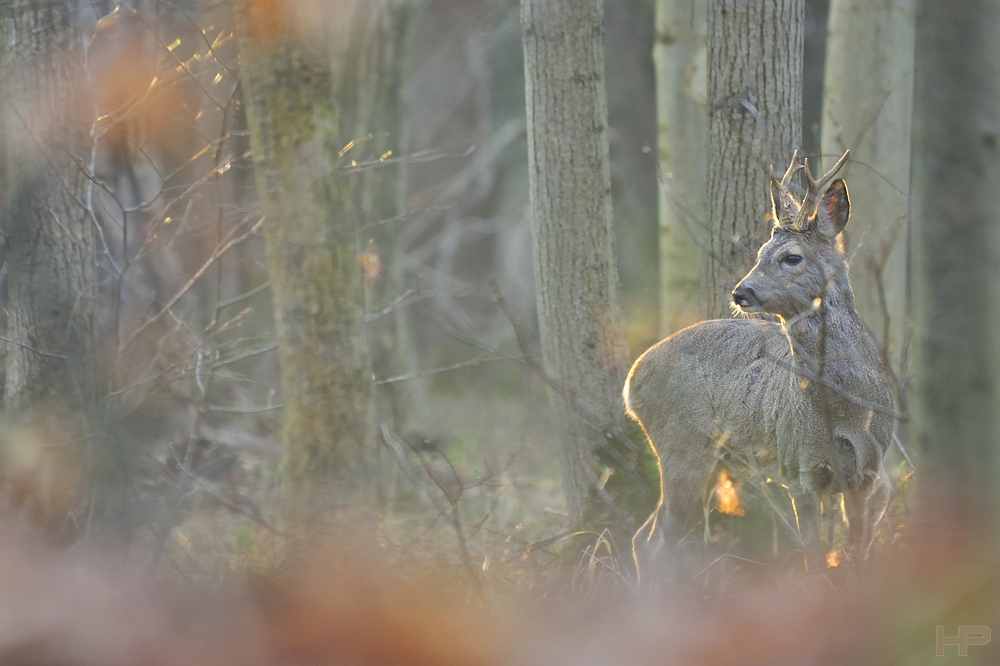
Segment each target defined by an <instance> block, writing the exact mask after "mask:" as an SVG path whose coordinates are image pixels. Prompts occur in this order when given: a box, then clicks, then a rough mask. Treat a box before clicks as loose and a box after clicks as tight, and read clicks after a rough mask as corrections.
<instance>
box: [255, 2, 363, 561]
mask: <svg viewBox="0 0 1000 666" xmlns="http://www.w3.org/2000/svg"><path fill="white" fill-rule="evenodd" d="M309 7H313V6H311V5H303V6H296V5H294V4H289V3H283V2H278V1H277V0H273V1H270V0H247V1H245V2H242V3H240V4H239V5H238V18H237V26H238V28H239V31H240V33H241V34H240V37H241V41H240V43H241V62H242V65H243V81H244V86H245V89H244V90H245V92H244V94H245V98H246V100H247V117H248V121H249V125H250V132H251V145H252V149H253V162H254V167H255V171H256V180H257V189H258V194H259V195H260V197H261V200H262V203H263V207H264V213H265V216H266V221H265V229H266V232H265V235H266V239H267V244H268V253H267V256H268V266H269V270H270V275H271V291H272V294H273V300H274V311H275V319H276V324H277V342H278V347H279V355H280V359H281V366H282V387H283V391H284V397H285V408H284V417H285V419H284V441H285V466H286V470H285V491H284V500H283V501H284V504H285V506H284V512H285V524H286V529H287V532H288V537H289V546H290V549H291V554H292V555H293V556H296V555H300V554H302V552H303V550H304V549H305V548H307V547H309V546H311V545H315V544H317V543H325V542H329V541H331V540H332V539H337V541H338V542H339V545H341V546H343V545H350V546H354V545H357V542H358V541H359V540H360V544H361V545H370V541H371V539H372V538H373V537H374V529H375V525H374V522H373V510H374V504H373V501H374V500H373V497H372V487H373V485H372V482H371V478H370V468H371V455H372V447H373V446H374V439H373V436H374V433H375V429H374V406H373V397H372V396H373V393H372V381H371V369H370V364H369V358H368V345H367V341H366V339H365V333H364V294H363V284H362V275H361V270H360V265H359V261H358V252H357V244H356V240H355V224H354V222H355V215H356V211H355V210H354V209H353V207H352V205H351V202H352V200H353V196H354V191H353V188H354V187H356V185H357V181H356V180H355V181H352V180H350V179H349V178H347V177H345V172H344V169H343V167H344V166H345V164H344V163H345V161H346V162H347V163H348V164H349V160H350V158H349V157H343V156H344V155H345V153H346V152H347V151H346V150H345V148H347V147H349V145H350V143H351V141H352V140H353V139H356V138H360V137H355V136H354V135H353V133H354V132H355V131H356V129H357V127H358V126H359V119H360V118H361V117H362V116H363V114H364V113H365V111H366V109H364V108H363V105H362V104H361V99H362V97H361V95H360V94H359V92H360V90H361V88H362V86H364V85H365V84H366V83H367V81H365V79H364V77H366V76H371V75H372V70H371V69H369V68H366V67H360V66H359V65H361V64H362V63H363V62H364V57H365V56H366V55H367V53H368V50H367V47H368V44H369V40H371V39H372V38H373V35H374V34H375V29H376V21H375V20H374V19H373V16H372V14H371V10H372V9H373V6H372V5H371V4H370V3H368V2H366V1H365V0H356V1H353V2H340V3H337V5H336V12H335V13H332V14H330V15H326V13H325V11H320V13H319V14H317V15H315V16H310V15H309V13H308V12H305V13H302V11H300V10H303V8H309ZM328 45H329V47H328ZM352 541H353V542H355V543H352Z"/></svg>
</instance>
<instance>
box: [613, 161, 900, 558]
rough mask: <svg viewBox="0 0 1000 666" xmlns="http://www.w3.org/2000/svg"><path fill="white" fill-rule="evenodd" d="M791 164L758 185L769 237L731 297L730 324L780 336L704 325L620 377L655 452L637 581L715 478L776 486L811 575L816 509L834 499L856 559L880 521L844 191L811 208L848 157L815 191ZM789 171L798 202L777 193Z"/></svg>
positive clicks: (876, 376) (878, 460) (867, 339)
mask: <svg viewBox="0 0 1000 666" xmlns="http://www.w3.org/2000/svg"><path fill="white" fill-rule="evenodd" d="M797 156H798V153H797V152H796V154H795V156H793V157H792V163H791V165H789V167H788V170H787V171H786V172H785V174H784V176H783V177H782V179H781V180H780V181H779V180H778V179H777V178H775V176H774V172H773V170H772V172H771V188H770V189H771V204H772V211H771V213H772V216H773V219H774V228H773V230H772V232H771V238H770V240H769V241H768V242H767V243H765V244H764V245H763V246H762V247H761V248H760V251H759V252H758V255H757V264H756V265H755V266H754V267H753V269H752V270H751V271H750V273H749V274H747V276H746V277H744V278H743V280H742V281H741V282H740V283H739V284H738V285H737V286H736V288H735V289H734V290H733V303H734V304H735V306H736V307H737V308H738V309H739V310H740V311H741V312H743V313H746V314H753V313H768V314H772V315H776V316H777V317H778V318H779V320H780V322H781V323H780V324H779V323H773V322H769V321H763V320H760V319H718V320H713V321H704V322H701V323H700V324H696V325H694V326H691V327H690V328H687V329H684V330H683V331H679V332H678V333H676V334H674V335H672V336H670V337H669V338H667V339H665V340H663V341H661V342H659V343H658V344H656V345H654V346H653V347H651V348H650V349H649V350H647V351H646V352H645V353H644V354H643V355H642V356H640V357H639V359H638V360H637V361H636V362H635V364H634V365H633V366H632V370H631V371H630V372H629V376H628V380H627V381H626V383H625V389H624V398H625V408H626V411H627V412H628V414H629V416H631V417H632V418H634V419H635V420H636V421H638V422H639V423H640V424H641V425H642V427H643V429H644V430H645V432H646V435H647V437H648V438H649V441H650V443H651V444H652V446H653V449H654V450H655V452H656V456H657V458H658V459H659V467H660V487H661V492H662V495H661V499H660V503H659V505H658V506H657V508H656V510H655V511H654V512H653V515H652V516H650V518H649V520H647V521H646V523H645V524H644V525H643V526H642V527H641V528H640V529H639V531H638V532H637V533H636V535H635V537H634V539H633V549H634V554H635V560H636V566H637V567H638V569H639V573H640V576H646V575H647V574H648V573H649V571H648V570H649V569H650V568H653V567H654V565H655V566H656V567H661V568H662V567H663V565H664V564H666V562H665V560H664V557H663V556H664V555H665V554H666V551H669V550H671V546H675V545H676V544H677V542H678V541H679V540H680V539H681V538H682V537H684V536H685V534H687V533H688V532H689V531H690V530H691V529H692V528H693V527H695V526H696V525H697V523H698V522H699V521H700V520H701V518H702V515H703V507H705V506H706V501H707V500H708V499H709V492H710V489H711V487H712V486H713V485H714V483H713V482H714V480H715V478H716V477H715V475H716V473H717V470H719V469H720V467H722V468H725V469H727V470H735V471H736V472H737V473H738V472H739V471H741V470H742V471H744V472H746V471H747V470H748V469H749V470H752V469H754V468H756V469H758V470H762V471H763V470H769V471H771V474H774V472H775V471H776V472H777V473H778V474H780V477H781V478H782V479H783V481H784V483H785V484H786V485H787V487H788V491H789V494H790V495H791V498H792V502H793V506H794V509H795V514H796V518H797V521H798V527H799V534H800V536H801V539H802V542H803V545H804V548H805V552H806V556H807V561H808V567H809V568H810V569H813V568H823V567H824V566H825V562H824V558H823V552H822V545H821V542H820V499H821V497H824V496H827V495H832V494H836V493H845V495H846V497H845V498H844V504H845V508H846V509H847V518H848V521H849V522H850V530H849V541H850V543H851V545H853V546H854V547H855V548H856V549H857V551H858V555H859V556H862V557H863V555H864V551H865V549H866V548H867V546H868V544H869V543H870V539H871V529H872V512H873V511H875V510H880V509H881V508H882V507H881V504H880V503H878V502H874V501H873V496H874V495H876V494H881V493H885V492H886V491H887V488H888V486H887V484H888V480H887V479H886V476H885V474H884V470H883V469H882V459H883V457H884V455H885V451H886V449H887V447H888V446H889V442H890V440H891V437H892V428H893V416H892V414H893V398H892V391H891V390H890V384H889V380H888V377H887V376H886V373H885V370H884V366H883V361H882V356H881V354H880V352H879V349H878V347H877V346H876V345H875V342H874V340H872V338H871V335H870V334H869V333H868V330H867V329H866V328H865V325H864V323H862V321H861V318H860V317H859V316H858V313H857V311H855V309H854V295H853V293H852V291H851V286H850V283H849V282H848V278H847V261H846V258H845V255H844V249H843V242H842V239H841V236H840V232H841V231H843V229H844V227H845V226H846V225H847V219H848V216H849V214H850V207H851V204H850V199H849V198H848V194H847V185H846V184H845V183H844V181H843V180H842V179H838V180H836V181H834V182H833V183H832V184H831V185H830V187H829V188H828V189H827V191H826V193H825V194H822V195H821V190H822V188H823V187H824V186H825V185H826V184H827V183H828V182H829V181H830V179H831V178H833V176H834V175H835V174H836V173H837V171H839V170H840V168H841V167H842V166H843V165H844V163H845V162H846V161H847V157H848V153H844V156H843V157H841V159H840V161H838V162H837V164H836V166H834V168H833V169H831V170H830V172H829V173H827V174H826V175H824V176H823V177H822V178H820V179H819V180H813V178H812V174H811V173H810V172H809V161H808V160H806V162H805V165H801V164H799V163H798V160H797ZM803 168H804V169H805V174H806V178H807V180H808V191H807V192H806V194H805V197H804V198H803V200H802V201H801V203H800V202H799V201H797V200H796V199H795V197H794V196H792V194H791V193H790V192H789V189H788V188H789V183H790V181H791V178H792V176H793V175H794V174H795V173H796V172H797V171H799V170H800V169H803ZM880 474H881V477H880ZM882 504H884V502H883V503H882ZM876 505H878V506H876ZM667 559H669V556H668V557H667Z"/></svg>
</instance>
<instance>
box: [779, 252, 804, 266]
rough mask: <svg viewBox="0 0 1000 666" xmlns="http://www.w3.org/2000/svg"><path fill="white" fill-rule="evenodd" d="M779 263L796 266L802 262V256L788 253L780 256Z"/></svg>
mask: <svg viewBox="0 0 1000 666" xmlns="http://www.w3.org/2000/svg"><path fill="white" fill-rule="evenodd" d="M781 263H783V264H788V265H789V266H797V265H799V264H801V263H802V256H801V255H798V254H788V255H785V256H784V257H782V259H781Z"/></svg>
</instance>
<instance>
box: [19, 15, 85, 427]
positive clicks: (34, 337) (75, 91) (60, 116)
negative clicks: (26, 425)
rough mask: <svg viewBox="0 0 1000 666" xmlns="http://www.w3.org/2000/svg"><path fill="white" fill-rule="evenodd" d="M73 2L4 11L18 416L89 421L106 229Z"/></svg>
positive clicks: (82, 57) (82, 51)
mask: <svg viewBox="0 0 1000 666" xmlns="http://www.w3.org/2000/svg"><path fill="white" fill-rule="evenodd" d="M75 4H76V3H73V2H67V1H66V0H17V1H15V2H10V3H7V5H8V6H7V7H6V8H5V9H4V11H3V12H2V13H0V37H2V39H3V43H4V47H3V48H4V51H3V67H4V69H3V71H4V81H3V97H4V109H3V127H4V130H3V135H4V137H3V141H4V143H5V150H4V153H5V164H4V178H5V181H6V182H5V185H6V193H7V211H6V217H7V223H6V225H5V229H4V230H5V232H6V246H7V247H6V249H7V275H8V276H9V277H8V280H9V286H8V291H7V331H6V337H7V338H8V341H7V342H6V344H5V347H6V350H5V351H6V354H7V362H6V366H7V377H6V382H5V386H4V404H5V407H6V409H7V411H8V412H13V413H17V412H23V411H25V410H27V409H31V408H33V407H38V408H42V406H43V405H44V406H48V407H55V408H57V409H59V410H60V411H62V412H68V413H76V414H79V413H87V412H90V411H91V410H92V408H93V407H94V406H95V405H96V403H97V401H98V399H99V391H98V388H99V383H98V381H97V371H96V368H97V361H96V357H97V350H96V349H95V336H94V322H95V318H94V313H95V305H96V297H97V289H96V285H97V280H96V265H95V260H94V256H95V249H94V225H95V224H96V220H94V219H92V218H91V217H90V216H89V215H88V212H87V209H86V207H85V204H86V201H87V188H88V186H89V183H90V181H88V180H87V179H86V178H85V175H84V171H83V169H82V168H80V167H78V166H77V164H76V163H74V160H78V161H79V163H80V164H83V165H86V164H88V163H89V161H90V139H89V137H88V130H89V128H90V121H91V120H92V111H93V104H92V102H91V100H90V97H89V95H88V91H87V90H86V89H85V87H84V85H83V82H85V81H86V72H85V71H84V69H83V63H84V61H85V59H84V49H83V37H82V35H81V34H80V32H79V30H77V29H76V28H75V26H74V25H73V16H74V11H73V5H75Z"/></svg>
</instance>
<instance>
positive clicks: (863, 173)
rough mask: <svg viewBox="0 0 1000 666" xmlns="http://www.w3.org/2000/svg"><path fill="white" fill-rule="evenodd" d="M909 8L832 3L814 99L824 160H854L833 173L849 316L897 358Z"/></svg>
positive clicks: (875, 0)
mask: <svg viewBox="0 0 1000 666" xmlns="http://www.w3.org/2000/svg"><path fill="white" fill-rule="evenodd" d="M913 9H914V2H913V0H834V1H833V2H831V3H830V20H829V28H828V30H829V33H828V36H827V47H826V54H827V55H826V76H825V81H824V99H823V130H822V131H823V138H822V145H823V153H824V154H825V155H826V159H827V160H830V159H831V157H832V159H836V157H834V156H840V155H842V154H843V153H844V151H845V150H850V151H851V162H853V163H854V164H853V166H852V164H851V163H849V164H848V165H847V168H846V169H845V170H844V171H842V172H841V173H842V174H844V175H847V176H851V178H850V183H851V203H852V204H853V207H854V210H857V211H858V214H857V215H856V216H855V218H854V219H853V220H852V222H851V225H852V231H850V233H849V237H850V238H849V244H848V248H847V249H848V253H849V255H850V256H851V257H852V261H851V285H852V286H853V288H854V295H855V298H856V299H857V308H858V312H859V313H860V314H861V317H862V318H863V319H864V320H865V322H866V323H867V324H868V325H869V326H870V327H871V328H872V331H873V332H874V334H875V339H876V340H878V341H879V342H880V343H881V344H882V346H883V348H884V349H885V350H886V351H887V352H889V353H890V354H891V355H892V357H893V358H894V359H897V360H898V359H899V358H900V351H901V349H902V347H903V342H904V339H905V336H906V335H907V329H908V320H907V317H908V313H907V312H906V252H907V247H906V235H905V233H903V229H904V228H905V226H904V225H905V218H906V214H907V208H908V205H909V201H908V200H907V197H906V195H905V191H906V189H907V188H908V187H909V182H910V118H911V111H912V105H913V30H914V23H913ZM899 374H900V375H901V376H902V375H903V374H904V373H903V372H900V373H899Z"/></svg>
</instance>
